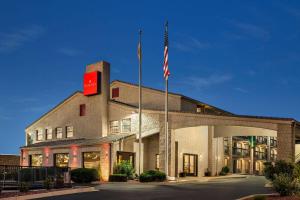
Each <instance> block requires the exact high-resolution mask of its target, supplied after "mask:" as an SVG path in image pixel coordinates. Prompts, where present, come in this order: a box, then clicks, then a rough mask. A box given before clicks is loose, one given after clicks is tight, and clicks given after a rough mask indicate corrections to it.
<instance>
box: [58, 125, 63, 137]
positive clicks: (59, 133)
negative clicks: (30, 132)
mask: <svg viewBox="0 0 300 200" xmlns="http://www.w3.org/2000/svg"><path fill="white" fill-rule="evenodd" d="M62 131H63V130H62V128H60V127H58V128H56V138H57V139H61V138H62V134H63V132H62Z"/></svg>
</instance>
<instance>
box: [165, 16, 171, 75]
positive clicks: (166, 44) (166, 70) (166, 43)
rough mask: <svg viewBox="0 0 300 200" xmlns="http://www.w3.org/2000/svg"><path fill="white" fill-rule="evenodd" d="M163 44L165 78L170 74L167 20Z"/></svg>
mask: <svg viewBox="0 0 300 200" xmlns="http://www.w3.org/2000/svg"><path fill="white" fill-rule="evenodd" d="M164 46H165V48H164V78H165V79H166V80H167V79H168V77H169V75H170V71H169V61H168V57H169V40H168V22H167V23H166V26H165V44H164Z"/></svg>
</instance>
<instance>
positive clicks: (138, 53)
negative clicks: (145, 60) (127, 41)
mask: <svg viewBox="0 0 300 200" xmlns="http://www.w3.org/2000/svg"><path fill="white" fill-rule="evenodd" d="M137 55H138V58H139V60H141V58H142V47H141V41H140V40H139V44H138V52H137Z"/></svg>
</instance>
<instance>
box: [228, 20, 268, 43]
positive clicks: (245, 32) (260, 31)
mask: <svg viewBox="0 0 300 200" xmlns="http://www.w3.org/2000/svg"><path fill="white" fill-rule="evenodd" d="M228 22H229V23H230V24H232V25H233V26H235V27H236V28H237V29H238V30H239V31H238V33H230V34H228V35H230V36H231V37H232V38H233V39H245V38H248V37H252V38H259V39H264V40H267V39H269V38H270V32H269V31H267V30H266V29H265V28H262V27H260V26H257V25H255V24H250V23H244V22H239V21H235V20H228Z"/></svg>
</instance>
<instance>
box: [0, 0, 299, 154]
mask: <svg viewBox="0 0 300 200" xmlns="http://www.w3.org/2000/svg"><path fill="white" fill-rule="evenodd" d="M165 20H168V21H169V41H170V42H169V43H170V50H169V68H170V71H171V77H170V81H169V85H170V90H171V91H173V92H178V93H183V94H184V95H186V96H190V97H193V98H196V99H198V100H200V101H203V102H207V103H210V104H212V105H214V106H218V107H220V108H223V109H225V110H228V111H231V112H234V113H237V114H248V115H262V116H278V117H292V118H295V119H298V120H300V107H299V100H300V93H299V89H300V80H299V77H300V67H299V64H300V46H299V42H300V4H299V1H276V0H274V1H262V0H258V1H102V2H101V1H92V0H90V1H14V0H7V1H1V2H0V69H1V73H0V91H1V98H0V134H1V140H0V153H18V151H19V147H20V146H22V145H23V144H24V143H25V134H24V129H25V127H26V126H27V125H28V124H30V123H31V122H33V121H34V120H35V119H37V118H38V117H39V116H41V115H42V114H43V113H45V112H46V111H48V110H49V109H50V108H52V107H53V106H55V105H56V104H58V103H59V102H60V101H61V100H63V99H64V98H66V97H67V96H69V95H70V94H71V93H72V92H74V91H76V90H81V89H82V76H83V72H84V69H85V66H86V65H87V64H90V63H93V62H96V61H99V60H106V61H108V62H110V63H111V67H112V69H111V79H112V80H114V79H120V80H124V81H129V82H137V77H138V76H137V75H138V71H137V66H138V63H137V62H138V60H137V53H136V52H137V49H136V48H137V40H138V29H139V28H142V29H143V73H144V79H143V82H144V85H146V86H151V87H154V88H158V89H163V86H164V82H163V78H162V76H163V75H162V62H163V25H164V22H165Z"/></svg>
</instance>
